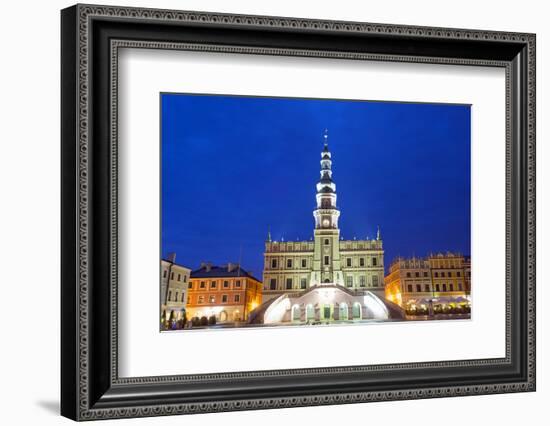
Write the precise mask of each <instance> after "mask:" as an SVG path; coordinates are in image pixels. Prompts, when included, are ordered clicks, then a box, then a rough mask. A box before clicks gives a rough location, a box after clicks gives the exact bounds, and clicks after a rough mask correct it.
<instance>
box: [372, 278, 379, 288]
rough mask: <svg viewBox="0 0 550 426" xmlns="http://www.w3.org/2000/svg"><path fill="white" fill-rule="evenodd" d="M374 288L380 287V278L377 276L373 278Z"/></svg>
mask: <svg viewBox="0 0 550 426" xmlns="http://www.w3.org/2000/svg"><path fill="white" fill-rule="evenodd" d="M372 286H373V287H378V277H377V276H376V275H374V276H373V277H372Z"/></svg>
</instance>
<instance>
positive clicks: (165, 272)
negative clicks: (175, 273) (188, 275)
mask: <svg viewBox="0 0 550 426" xmlns="http://www.w3.org/2000/svg"><path fill="white" fill-rule="evenodd" d="M167 275H168V271H167V270H166V269H165V270H164V272H163V273H162V278H166V276H167Z"/></svg>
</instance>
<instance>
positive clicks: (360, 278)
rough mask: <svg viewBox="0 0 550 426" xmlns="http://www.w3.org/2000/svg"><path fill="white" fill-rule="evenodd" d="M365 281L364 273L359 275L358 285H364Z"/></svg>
mask: <svg viewBox="0 0 550 426" xmlns="http://www.w3.org/2000/svg"><path fill="white" fill-rule="evenodd" d="M366 281H367V280H366V278H365V276H364V275H361V276H360V277H359V285H360V286H361V287H365V285H366Z"/></svg>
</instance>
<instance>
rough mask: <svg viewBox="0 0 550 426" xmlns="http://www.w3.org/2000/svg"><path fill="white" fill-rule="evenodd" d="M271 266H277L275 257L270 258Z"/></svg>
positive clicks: (273, 267)
mask: <svg viewBox="0 0 550 426" xmlns="http://www.w3.org/2000/svg"><path fill="white" fill-rule="evenodd" d="M271 268H272V269H276V268H277V259H271Z"/></svg>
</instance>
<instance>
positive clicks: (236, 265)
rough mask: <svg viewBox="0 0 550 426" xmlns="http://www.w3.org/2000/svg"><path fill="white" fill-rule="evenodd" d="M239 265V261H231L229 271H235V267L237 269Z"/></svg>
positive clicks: (228, 265)
mask: <svg viewBox="0 0 550 426" xmlns="http://www.w3.org/2000/svg"><path fill="white" fill-rule="evenodd" d="M238 267H239V264H238V263H232V262H229V263H228V264H227V272H233V271H234V270H235V269H237V268H238Z"/></svg>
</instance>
